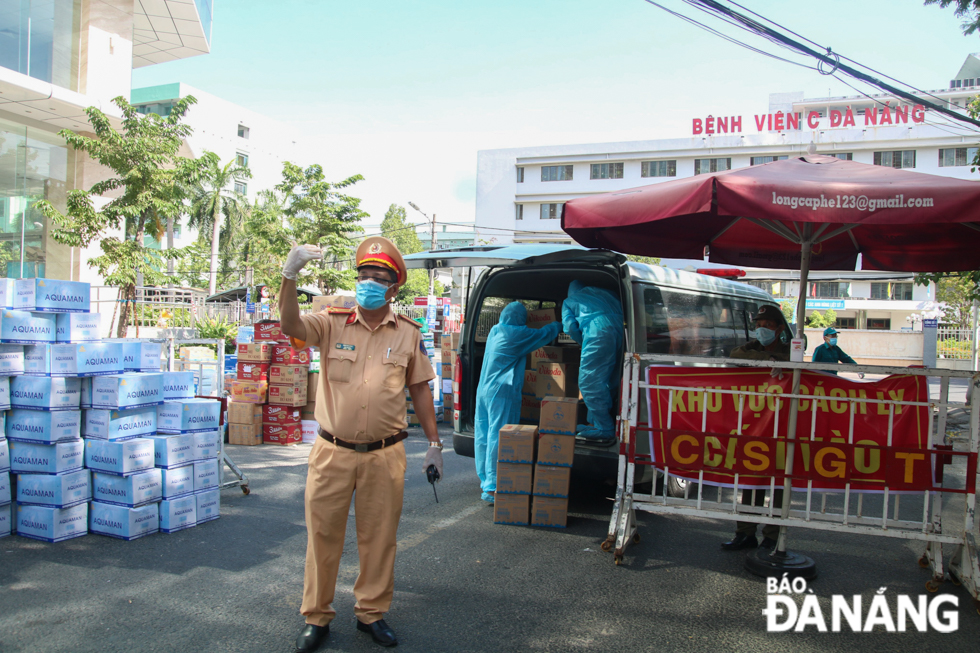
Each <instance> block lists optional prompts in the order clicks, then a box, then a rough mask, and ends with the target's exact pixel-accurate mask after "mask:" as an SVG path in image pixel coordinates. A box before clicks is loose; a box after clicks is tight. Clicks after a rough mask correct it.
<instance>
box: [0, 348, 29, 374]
mask: <svg viewBox="0 0 980 653" xmlns="http://www.w3.org/2000/svg"><path fill="white" fill-rule="evenodd" d="M23 373H24V346H23V345H0V376H13V375H16V374H23Z"/></svg>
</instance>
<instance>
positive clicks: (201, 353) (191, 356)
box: [179, 347, 241, 362]
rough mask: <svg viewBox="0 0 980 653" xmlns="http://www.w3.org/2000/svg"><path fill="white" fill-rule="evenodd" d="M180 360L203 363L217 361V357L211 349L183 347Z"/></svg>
mask: <svg viewBox="0 0 980 653" xmlns="http://www.w3.org/2000/svg"><path fill="white" fill-rule="evenodd" d="M179 358H180V360H182V361H197V362H201V361H213V360H217V355H216V354H215V353H214V350H213V349H211V348H210V347H181V348H180V356H179ZM239 358H241V357H240V356H239Z"/></svg>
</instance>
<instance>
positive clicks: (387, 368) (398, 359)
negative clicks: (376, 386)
mask: <svg viewBox="0 0 980 653" xmlns="http://www.w3.org/2000/svg"><path fill="white" fill-rule="evenodd" d="M383 367H384V372H385V380H384V386H385V387H386V388H404V387H405V371H406V370H407V369H408V356H407V355H405V354H389V355H388V356H386V357H385V358H384V365H383Z"/></svg>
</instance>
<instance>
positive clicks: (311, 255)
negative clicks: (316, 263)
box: [282, 243, 323, 281]
mask: <svg viewBox="0 0 980 653" xmlns="http://www.w3.org/2000/svg"><path fill="white" fill-rule="evenodd" d="M322 258H323V250H321V249H320V248H319V247H317V246H316V245H297V244H296V243H293V248H292V249H291V250H289V256H287V257H286V262H285V263H284V264H283V266H282V276H284V277H286V278H287V279H292V280H293V281H295V280H296V275H297V274H299V271H300V270H302V269H303V266H304V265H306V264H307V263H309V262H310V261H313V260H315V259H322Z"/></svg>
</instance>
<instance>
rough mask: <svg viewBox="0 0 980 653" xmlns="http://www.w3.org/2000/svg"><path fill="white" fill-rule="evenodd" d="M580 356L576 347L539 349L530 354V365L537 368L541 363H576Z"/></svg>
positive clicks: (580, 352)
mask: <svg viewBox="0 0 980 653" xmlns="http://www.w3.org/2000/svg"><path fill="white" fill-rule="evenodd" d="M581 356H582V350H581V349H579V348H578V347H541V348H540V349H535V350H534V351H533V352H531V364H532V365H533V366H534V367H535V368H537V366H538V365H540V364H541V363H578V362H579V359H580V358H581Z"/></svg>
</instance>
